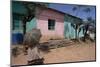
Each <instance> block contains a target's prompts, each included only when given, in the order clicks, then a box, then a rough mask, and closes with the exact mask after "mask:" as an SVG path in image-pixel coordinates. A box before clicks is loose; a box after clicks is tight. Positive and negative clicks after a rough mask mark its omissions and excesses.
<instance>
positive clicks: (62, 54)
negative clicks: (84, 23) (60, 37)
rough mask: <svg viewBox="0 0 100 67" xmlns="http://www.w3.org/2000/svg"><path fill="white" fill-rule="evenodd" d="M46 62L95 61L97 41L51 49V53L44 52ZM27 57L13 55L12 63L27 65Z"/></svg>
mask: <svg viewBox="0 0 100 67" xmlns="http://www.w3.org/2000/svg"><path fill="white" fill-rule="evenodd" d="M43 56H44V59H45V60H44V63H45V64H46V63H61V62H75V61H93V60H95V43H87V44H86V43H81V44H74V45H70V46H66V47H61V48H56V49H51V50H50V52H49V53H46V54H43ZM26 64H27V57H26V56H25V55H24V54H20V55H19V56H18V57H16V58H14V57H12V65H26Z"/></svg>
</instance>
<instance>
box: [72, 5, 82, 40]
mask: <svg viewBox="0 0 100 67" xmlns="http://www.w3.org/2000/svg"><path fill="white" fill-rule="evenodd" d="M82 7H83V6H82V5H77V6H75V7H73V8H72V11H73V12H76V16H78V14H79V12H80V9H81V8H82ZM81 24H82V23H81V21H78V20H75V21H74V24H73V23H72V24H71V25H72V26H73V28H74V29H75V38H76V39H78V38H79V32H80V29H79V27H80V25H81Z"/></svg>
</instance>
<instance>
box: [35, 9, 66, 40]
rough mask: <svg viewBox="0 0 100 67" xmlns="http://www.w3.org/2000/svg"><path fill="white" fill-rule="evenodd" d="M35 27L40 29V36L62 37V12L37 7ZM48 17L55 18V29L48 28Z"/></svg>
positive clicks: (47, 37)
mask: <svg viewBox="0 0 100 67" xmlns="http://www.w3.org/2000/svg"><path fill="white" fill-rule="evenodd" d="M36 17H37V28H38V29H40V30H41V33H42V38H46V39H50V38H53V39H55V38H63V37H64V14H62V13H59V12H57V11H54V10H51V9H46V8H38V9H37V13H36ZM48 19H54V20H55V30H48Z"/></svg>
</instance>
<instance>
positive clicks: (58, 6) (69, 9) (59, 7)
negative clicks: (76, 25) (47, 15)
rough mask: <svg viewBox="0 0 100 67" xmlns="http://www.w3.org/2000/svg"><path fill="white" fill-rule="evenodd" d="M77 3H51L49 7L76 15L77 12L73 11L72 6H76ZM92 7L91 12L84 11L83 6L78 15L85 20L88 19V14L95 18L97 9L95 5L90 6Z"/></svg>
mask: <svg viewBox="0 0 100 67" xmlns="http://www.w3.org/2000/svg"><path fill="white" fill-rule="evenodd" d="M74 6H75V5H72V4H49V7H50V8H53V9H56V10H59V11H61V12H64V13H68V14H71V15H74V16H76V12H73V11H72V8H73V7H74ZM89 7H90V8H91V12H90V13H85V12H84V11H83V9H84V8H81V9H80V11H79V13H78V15H77V17H79V18H81V19H83V20H86V18H87V17H88V16H91V17H92V18H93V19H95V14H96V13H95V12H96V9H95V6H89Z"/></svg>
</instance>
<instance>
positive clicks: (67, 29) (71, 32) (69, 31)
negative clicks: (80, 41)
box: [64, 15, 83, 39]
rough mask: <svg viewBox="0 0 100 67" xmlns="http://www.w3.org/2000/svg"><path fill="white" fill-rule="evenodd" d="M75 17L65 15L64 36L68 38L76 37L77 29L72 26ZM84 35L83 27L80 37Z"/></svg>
mask: <svg viewBox="0 0 100 67" xmlns="http://www.w3.org/2000/svg"><path fill="white" fill-rule="evenodd" d="M73 19H75V18H72V17H69V16H68V15H65V16H64V36H65V38H67V39H74V38H75V29H74V28H73V27H72V26H71V23H74V20H73ZM77 33H78V32H77ZM77 36H78V34H77ZM82 36H83V30H82V29H81V31H80V32H79V37H82Z"/></svg>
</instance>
